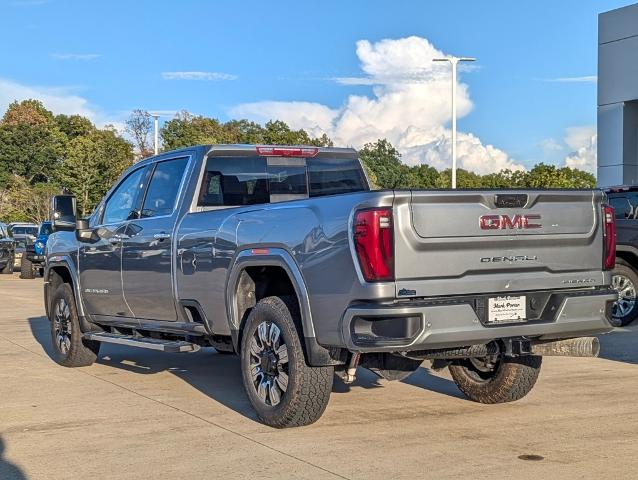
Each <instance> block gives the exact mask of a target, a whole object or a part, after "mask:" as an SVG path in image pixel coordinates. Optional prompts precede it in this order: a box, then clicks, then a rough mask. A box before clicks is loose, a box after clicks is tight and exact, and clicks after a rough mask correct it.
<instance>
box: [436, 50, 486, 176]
mask: <svg viewBox="0 0 638 480" xmlns="http://www.w3.org/2000/svg"><path fill="white" fill-rule="evenodd" d="M433 61H435V62H450V64H451V65H452V188H456V67H457V66H458V64H459V62H474V61H476V59H475V58H471V57H445V58H435V59H433Z"/></svg>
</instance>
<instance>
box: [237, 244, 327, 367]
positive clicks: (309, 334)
mask: <svg viewBox="0 0 638 480" xmlns="http://www.w3.org/2000/svg"><path fill="white" fill-rule="evenodd" d="M264 251H267V253H264ZM253 266H275V267H281V268H282V269H283V270H284V271H285V272H286V273H287V275H288V278H289V279H290V282H291V283H292V285H293V287H294V289H295V293H296V295H297V300H298V301H299V310H300V312H301V327H302V330H303V332H302V334H303V337H304V338H303V340H304V346H305V352H306V360H307V361H308V363H309V364H310V365H312V366H325V365H334V364H335V363H340V362H339V361H335V360H334V359H332V358H331V356H330V352H329V351H328V349H326V348H324V347H322V346H321V345H319V343H317V339H316V336H315V328H314V324H313V322H312V312H311V310H310V301H309V297H308V291H307V289H306V284H305V282H304V279H303V276H302V275H301V271H300V270H299V267H298V266H297V263H296V262H295V261H294V259H293V258H292V255H290V253H288V252H287V251H286V250H284V249H282V248H262V247H260V248H259V252H258V253H255V248H254V247H252V248H248V249H245V250H242V251H240V252H239V253H238V254H237V255H236V256H235V260H234V262H233V264H232V266H231V268H230V269H229V275H228V279H227V281H226V309H227V315H228V322H229V327H230V331H231V335H232V339H233V345H234V347H235V351H239V347H240V333H241V332H240V331H241V328H242V325H241V318H239V312H238V310H239V309H238V304H237V296H238V295H237V294H238V287H239V280H240V275H241V273H242V271H243V270H244V269H246V268H247V267H253Z"/></svg>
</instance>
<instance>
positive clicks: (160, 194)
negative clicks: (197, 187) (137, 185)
mask: <svg viewBox="0 0 638 480" xmlns="http://www.w3.org/2000/svg"><path fill="white" fill-rule="evenodd" d="M187 163H188V158H178V159H177V160H168V161H165V162H159V163H158V164H157V165H156V166H155V170H154V171H153V176H152V177H151V181H150V183H149V186H148V191H147V192H146V198H145V199H144V205H143V207H142V217H158V216H160V215H171V214H172V213H173V209H174V208H175V204H176V202H177V195H178V193H179V187H180V185H181V184H182V177H183V176H184V171H185V170H186V164H187Z"/></svg>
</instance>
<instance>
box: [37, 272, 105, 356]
mask: <svg viewBox="0 0 638 480" xmlns="http://www.w3.org/2000/svg"><path fill="white" fill-rule="evenodd" d="M49 320H50V322H51V340H52V341H53V359H54V360H55V361H56V362H57V363H59V364H60V365H62V366H64V367H86V366H89V365H91V364H92V363H93V362H95V360H96V359H97V355H98V353H99V351H100V342H93V341H90V340H85V339H84V338H83V334H82V330H81V329H80V321H79V319H78V312H77V308H76V306H75V296H74V295H73V290H72V289H71V285H69V284H68V283H63V284H61V285H60V286H59V287H58V288H57V290H56V291H55V292H54V293H53V297H52V298H51V309H50V311H49Z"/></svg>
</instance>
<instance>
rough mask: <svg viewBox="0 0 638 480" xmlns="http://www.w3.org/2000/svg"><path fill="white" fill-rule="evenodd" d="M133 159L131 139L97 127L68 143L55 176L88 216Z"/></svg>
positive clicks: (83, 213)
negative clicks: (129, 140)
mask: <svg viewBox="0 0 638 480" xmlns="http://www.w3.org/2000/svg"><path fill="white" fill-rule="evenodd" d="M132 162H133V146H132V145H131V144H130V143H129V142H127V141H126V140H124V139H123V138H121V137H119V136H118V135H117V134H116V132H115V131H113V130H95V131H93V132H91V133H90V134H89V135H84V136H79V137H76V138H74V139H73V140H71V141H70V142H69V145H68V149H67V156H66V158H65V159H64V161H63V162H62V164H61V165H60V166H59V167H58V168H57V170H56V179H57V181H58V183H59V184H60V185H61V186H63V187H65V188H67V189H68V190H70V191H71V192H72V193H73V194H74V195H75V196H76V197H77V204H78V211H79V212H80V214H81V215H83V216H86V215H88V214H89V213H90V212H91V211H92V210H93V208H94V207H95V205H96V204H97V203H98V202H99V201H100V199H101V198H102V196H103V195H104V194H105V193H106V191H107V190H108V189H109V188H110V187H111V185H112V184H113V183H114V182H115V180H117V178H118V177H119V176H120V175H121V174H122V172H123V171H124V170H125V169H126V168H128V167H129V166H130V165H131V164H132Z"/></svg>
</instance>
